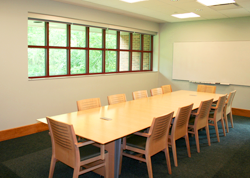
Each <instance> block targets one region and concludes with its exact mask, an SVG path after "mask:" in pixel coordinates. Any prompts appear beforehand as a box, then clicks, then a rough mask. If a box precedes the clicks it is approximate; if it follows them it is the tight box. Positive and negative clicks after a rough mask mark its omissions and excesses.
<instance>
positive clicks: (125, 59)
mask: <svg viewBox="0 0 250 178" xmlns="http://www.w3.org/2000/svg"><path fill="white" fill-rule="evenodd" d="M119 70H120V71H129V52H124V51H121V52H120V66H119Z"/></svg>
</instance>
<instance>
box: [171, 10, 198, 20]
mask: <svg viewBox="0 0 250 178" xmlns="http://www.w3.org/2000/svg"><path fill="white" fill-rule="evenodd" d="M172 16H173V17H176V18H179V19H184V18H191V17H200V16H199V15H197V14H195V13H193V12H190V13H184V14H172Z"/></svg>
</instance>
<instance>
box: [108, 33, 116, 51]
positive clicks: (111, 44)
mask: <svg viewBox="0 0 250 178" xmlns="http://www.w3.org/2000/svg"><path fill="white" fill-rule="evenodd" d="M116 43H117V31H115V30H107V31H106V48H107V49H116V46H117V45H116Z"/></svg>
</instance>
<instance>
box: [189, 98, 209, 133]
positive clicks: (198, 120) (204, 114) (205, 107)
mask: <svg viewBox="0 0 250 178" xmlns="http://www.w3.org/2000/svg"><path fill="white" fill-rule="evenodd" d="M212 102H213V99H210V100H206V101H202V102H201V103H200V106H199V108H198V111H197V115H196V117H195V121H194V125H195V128H197V129H200V128H203V127H205V126H206V125H207V124H208V116H209V112H210V110H211V106H212Z"/></svg>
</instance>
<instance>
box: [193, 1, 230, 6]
mask: <svg viewBox="0 0 250 178" xmlns="http://www.w3.org/2000/svg"><path fill="white" fill-rule="evenodd" d="M197 2H199V3H201V4H203V5H205V6H214V5H220V4H230V3H235V1H234V0H197Z"/></svg>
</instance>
